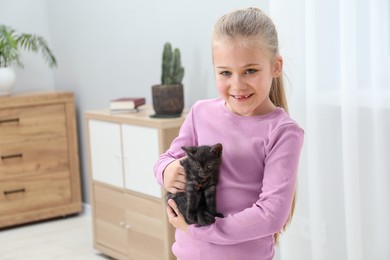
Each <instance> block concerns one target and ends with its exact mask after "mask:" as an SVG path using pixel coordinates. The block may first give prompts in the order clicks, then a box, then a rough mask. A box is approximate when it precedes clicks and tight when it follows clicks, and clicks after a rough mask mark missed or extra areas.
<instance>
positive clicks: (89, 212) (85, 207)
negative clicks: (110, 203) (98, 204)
mask: <svg viewBox="0 0 390 260" xmlns="http://www.w3.org/2000/svg"><path fill="white" fill-rule="evenodd" d="M83 214H84V215H86V216H91V215H92V209H91V205H90V204H87V203H83Z"/></svg>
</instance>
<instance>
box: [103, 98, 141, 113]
mask: <svg viewBox="0 0 390 260" xmlns="http://www.w3.org/2000/svg"><path fill="white" fill-rule="evenodd" d="M142 105H145V98H129V97H125V98H117V99H113V100H111V101H110V109H111V110H132V109H136V108H138V107H139V106H142Z"/></svg>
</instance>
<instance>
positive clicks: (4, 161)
mask: <svg viewBox="0 0 390 260" xmlns="http://www.w3.org/2000/svg"><path fill="white" fill-rule="evenodd" d="M68 168H69V158H68V147H67V140H66V139H65V137H63V138H58V139H52V140H46V141H37V142H26V143H13V144H5V145H1V146H0V180H1V181H4V180H11V179H13V178H18V177H22V176H26V177H27V176H31V175H32V174H38V173H39V174H41V173H49V172H58V171H64V170H66V169H68Z"/></svg>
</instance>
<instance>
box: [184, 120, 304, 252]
mask: <svg viewBox="0 0 390 260" xmlns="http://www.w3.org/2000/svg"><path fill="white" fill-rule="evenodd" d="M272 140H273V141H272V146H271V147H270V149H269V151H268V153H267V156H266V159H265V169H264V178H263V187H262V190H261V193H260V195H259V199H258V200H257V202H256V203H254V204H253V205H252V207H250V208H247V209H245V210H243V211H241V212H238V213H236V214H231V215H227V216H225V218H216V222H215V223H214V224H212V225H210V226H206V227H196V226H195V225H190V226H189V228H188V231H189V233H190V234H191V235H192V236H193V237H194V238H196V239H198V240H201V241H205V242H210V243H215V244H219V245H228V244H236V243H240V242H244V241H249V240H254V239H258V238H261V237H265V236H270V235H273V234H275V233H276V232H278V231H280V230H281V229H282V227H283V225H284V224H285V223H286V221H287V219H288V216H289V214H290V210H291V204H292V200H293V196H294V192H295V185H296V176H297V170H298V162H299V156H300V151H301V148H302V145H303V131H302V130H301V129H300V128H299V127H298V126H296V125H288V126H285V127H282V128H281V129H279V131H278V133H276V134H274V136H273V138H272ZM242 199H245V198H242Z"/></svg>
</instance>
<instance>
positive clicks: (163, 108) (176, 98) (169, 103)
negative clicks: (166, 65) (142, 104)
mask: <svg viewBox="0 0 390 260" xmlns="http://www.w3.org/2000/svg"><path fill="white" fill-rule="evenodd" d="M152 98H153V109H154V112H155V113H156V114H154V115H151V117H154V118H172V117H180V116H181V113H182V112H183V108H184V90H183V85H182V84H176V85H154V86H152Z"/></svg>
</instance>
